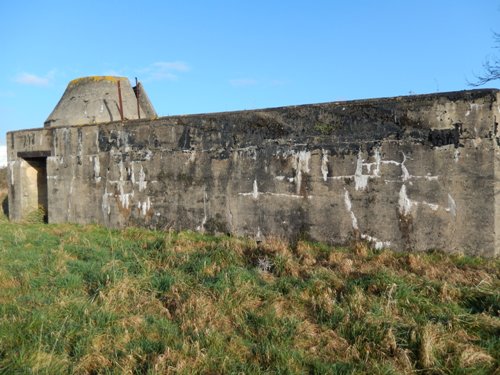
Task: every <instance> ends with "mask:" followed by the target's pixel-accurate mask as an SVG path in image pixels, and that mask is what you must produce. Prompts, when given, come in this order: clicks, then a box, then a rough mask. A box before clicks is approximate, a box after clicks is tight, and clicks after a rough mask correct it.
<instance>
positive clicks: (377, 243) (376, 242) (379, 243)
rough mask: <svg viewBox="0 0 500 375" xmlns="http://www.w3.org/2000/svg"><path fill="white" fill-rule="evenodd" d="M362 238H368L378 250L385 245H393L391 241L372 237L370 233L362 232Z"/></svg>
mask: <svg viewBox="0 0 500 375" xmlns="http://www.w3.org/2000/svg"><path fill="white" fill-rule="evenodd" d="M361 238H362V239H363V240H366V241H369V242H371V243H373V247H374V248H375V249H376V250H382V249H383V248H385V247H389V246H391V241H380V240H379V239H377V238H376V237H372V236H370V235H368V234H363V233H362V234H361Z"/></svg>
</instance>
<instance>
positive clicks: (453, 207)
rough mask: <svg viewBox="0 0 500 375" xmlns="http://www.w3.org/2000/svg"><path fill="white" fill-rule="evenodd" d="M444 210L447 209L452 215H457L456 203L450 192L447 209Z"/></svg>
mask: <svg viewBox="0 0 500 375" xmlns="http://www.w3.org/2000/svg"><path fill="white" fill-rule="evenodd" d="M446 211H449V212H450V213H451V214H452V215H453V216H457V204H456V203H455V200H454V199H453V197H452V196H451V195H450V194H448V209H447V210H446Z"/></svg>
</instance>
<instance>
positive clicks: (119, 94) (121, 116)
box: [117, 80, 123, 121]
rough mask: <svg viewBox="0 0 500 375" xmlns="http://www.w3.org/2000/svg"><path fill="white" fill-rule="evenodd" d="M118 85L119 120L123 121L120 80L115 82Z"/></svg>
mask: <svg viewBox="0 0 500 375" xmlns="http://www.w3.org/2000/svg"><path fill="white" fill-rule="evenodd" d="M117 84H118V104H119V108H118V109H119V110H120V118H121V119H122V121H123V103H122V89H121V86H120V80H118V82H117Z"/></svg>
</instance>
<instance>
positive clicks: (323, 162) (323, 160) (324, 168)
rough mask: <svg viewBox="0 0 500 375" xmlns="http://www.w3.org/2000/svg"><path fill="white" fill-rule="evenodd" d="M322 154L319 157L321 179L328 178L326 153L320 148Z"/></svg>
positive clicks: (325, 179)
mask: <svg viewBox="0 0 500 375" xmlns="http://www.w3.org/2000/svg"><path fill="white" fill-rule="evenodd" d="M321 152H322V154H323V156H322V157H321V174H322V175H323V181H325V182H326V181H327V180H328V153H327V151H325V150H321Z"/></svg>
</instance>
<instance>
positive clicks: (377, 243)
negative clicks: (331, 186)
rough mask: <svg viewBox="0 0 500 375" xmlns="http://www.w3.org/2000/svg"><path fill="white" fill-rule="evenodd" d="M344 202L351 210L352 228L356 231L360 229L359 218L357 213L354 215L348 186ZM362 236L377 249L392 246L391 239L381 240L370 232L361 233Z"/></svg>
mask: <svg viewBox="0 0 500 375" xmlns="http://www.w3.org/2000/svg"><path fill="white" fill-rule="evenodd" d="M344 204H345V207H346V209H347V212H349V214H350V215H351V223H352V229H354V230H355V231H359V224H358V219H357V218H356V215H354V211H353V210H352V202H351V197H350V196H349V192H348V191H347V189H346V188H344ZM360 237H361V238H362V239H363V240H367V241H369V242H371V243H373V246H374V247H375V249H377V250H380V249H383V248H384V247H389V246H391V242H390V241H381V240H379V239H378V238H376V237H373V236H370V235H368V234H364V233H361V234H360Z"/></svg>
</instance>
